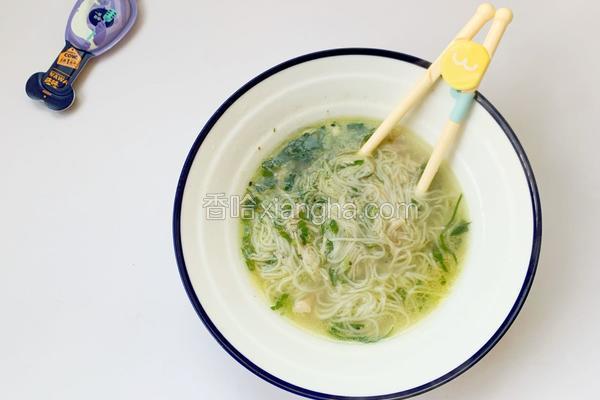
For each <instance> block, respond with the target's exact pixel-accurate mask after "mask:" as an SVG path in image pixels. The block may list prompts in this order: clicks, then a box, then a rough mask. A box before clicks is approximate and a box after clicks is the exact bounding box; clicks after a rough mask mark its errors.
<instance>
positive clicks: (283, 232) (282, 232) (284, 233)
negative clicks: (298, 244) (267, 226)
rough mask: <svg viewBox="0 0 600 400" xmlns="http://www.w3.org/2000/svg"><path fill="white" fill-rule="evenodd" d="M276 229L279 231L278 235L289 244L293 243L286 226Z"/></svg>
mask: <svg viewBox="0 0 600 400" xmlns="http://www.w3.org/2000/svg"><path fill="white" fill-rule="evenodd" d="M275 227H276V229H277V233H279V235H280V236H281V237H282V238H284V239H285V240H286V241H287V242H288V243H292V237H291V236H290V234H289V233H287V231H286V230H285V227H284V226H279V225H276V226H275Z"/></svg>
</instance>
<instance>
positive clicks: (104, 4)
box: [25, 0, 137, 111]
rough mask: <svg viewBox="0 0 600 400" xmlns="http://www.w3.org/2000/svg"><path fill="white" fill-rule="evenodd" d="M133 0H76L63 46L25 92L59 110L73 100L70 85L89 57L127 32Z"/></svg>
mask: <svg viewBox="0 0 600 400" xmlns="http://www.w3.org/2000/svg"><path fill="white" fill-rule="evenodd" d="M136 17H137V5H136V1H135V0H77V2H76V3H75V6H74V7H73V10H72V11H71V15H70V16H69V20H68V22H67V29H66V32H65V41H66V44H65V47H64V48H63V50H62V51H61V52H60V54H59V55H58V57H57V58H56V60H55V61H54V64H52V66H51V67H50V69H49V70H48V71H46V72H38V73H36V74H33V75H32V76H31V77H30V78H29V80H28V81H27V85H26V86H25V91H26V92H27V95H28V96H29V97H31V98H32V99H34V100H41V101H43V102H44V103H45V104H46V106H48V108H50V109H52V110H57V111H62V110H65V109H67V108H68V107H69V106H71V104H73V100H74V99H75V92H74V91H73V87H72V85H73V82H74V81H75V79H77V76H78V75H79V73H80V72H81V70H82V69H83V67H84V66H85V64H86V63H87V62H88V61H89V60H90V59H91V58H92V57H96V56H99V55H101V54H104V53H105V52H106V51H108V50H109V49H110V48H112V47H113V46H114V45H115V44H117V43H118V42H119V41H120V40H121V39H123V37H125V35H126V34H127V33H128V32H129V31H130V30H131V28H132V26H133V24H134V23H135V19H136Z"/></svg>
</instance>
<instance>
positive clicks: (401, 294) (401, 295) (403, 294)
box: [396, 287, 406, 301]
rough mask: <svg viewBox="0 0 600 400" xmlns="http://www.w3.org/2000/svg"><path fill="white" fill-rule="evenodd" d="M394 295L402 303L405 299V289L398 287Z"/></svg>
mask: <svg viewBox="0 0 600 400" xmlns="http://www.w3.org/2000/svg"><path fill="white" fill-rule="evenodd" d="M396 293H398V294H399V295H400V297H402V301H404V300H405V299H406V289H404V288H401V287H400V288H398V289H396Z"/></svg>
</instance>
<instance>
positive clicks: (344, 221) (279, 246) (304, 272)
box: [241, 119, 469, 342]
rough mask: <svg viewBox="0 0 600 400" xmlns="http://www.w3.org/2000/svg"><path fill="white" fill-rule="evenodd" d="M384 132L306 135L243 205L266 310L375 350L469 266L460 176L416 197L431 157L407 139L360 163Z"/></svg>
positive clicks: (444, 178) (244, 242)
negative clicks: (363, 150) (371, 140)
mask: <svg viewBox="0 0 600 400" xmlns="http://www.w3.org/2000/svg"><path fill="white" fill-rule="evenodd" d="M378 124H379V123H378V122H376V121H370V120H364V119H336V120H329V121H324V122H321V123H319V124H316V125H315V126H312V127H307V128H304V129H302V130H300V131H299V132H298V133H296V134H295V135H293V136H292V137H291V138H290V139H288V140H286V141H285V142H284V143H283V144H282V145H281V146H280V147H279V148H277V149H276V150H275V151H274V152H273V153H272V154H270V155H269V156H268V157H267V158H266V159H264V161H263V162H262V163H261V164H260V165H259V167H258V169H257V171H256V173H255V174H254V176H253V178H252V179H251V181H250V182H249V183H248V187H247V190H246V195H245V197H244V201H243V203H242V217H243V218H242V229H241V230H242V234H241V249H242V253H243V257H244V260H245V263H246V265H247V267H248V270H249V271H250V273H251V274H252V276H253V278H254V279H255V281H256V282H257V286H258V287H259V289H260V290H261V291H262V292H263V293H264V294H265V297H266V298H267V299H268V300H267V301H268V305H267V306H270V308H271V309H272V311H273V312H277V313H280V314H282V315H283V316H285V317H287V318H289V319H290V320H293V321H294V322H296V323H298V324H300V325H301V326H304V327H306V328H309V329H311V330H312V331H314V332H318V333H322V334H324V335H327V336H329V337H331V338H336V339H341V340H350V341H358V342H375V341H378V340H380V339H382V338H385V337H388V336H390V335H391V334H393V333H395V332H398V331H400V330H402V329H404V328H406V327H408V326H409V325H410V324H412V323H414V322H416V321H418V320H419V319H420V318H422V317H423V316H424V315H426V314H427V313H429V312H430V311H431V310H432V309H433V308H434V307H435V306H436V304H438V303H439V302H440V301H442V299H443V298H444V296H446V295H447V293H448V292H449V290H450V287H451V285H452V283H453V281H454V280H455V279H456V276H457V274H458V273H459V270H460V264H461V261H462V260H463V258H464V254H465V248H466V236H467V234H468V229H469V222H468V219H467V215H466V206H465V200H464V198H463V197H462V194H461V190H460V188H459V186H458V184H457V182H456V180H455V178H454V176H453V174H452V173H451V171H450V170H449V169H448V167H447V166H443V167H442V169H441V170H440V172H439V173H438V175H437V177H436V178H435V180H434V182H433V184H432V186H431V189H430V190H429V192H428V193H427V194H426V195H425V196H421V197H418V196H416V195H415V187H416V183H417V181H418V179H419V177H420V174H421V173H422V171H423V168H424V165H425V163H426V161H427V159H428V156H429V155H430V152H431V149H430V148H429V147H428V146H427V145H426V144H425V143H424V142H422V141H421V140H419V139H418V137H417V136H415V135H414V134H412V133H411V132H408V131H406V130H399V131H396V132H394V133H393V134H392V135H391V136H390V138H389V139H387V140H386V141H385V142H384V143H383V144H381V145H380V146H379V148H378V149H377V150H376V151H375V152H374V153H373V154H372V156H367V157H364V156H360V155H358V154H357V150H358V149H359V148H360V147H361V145H362V144H363V143H364V142H365V141H366V140H367V139H368V137H369V136H370V135H371V134H372V133H373V131H374V130H375V128H376V127H377V126H378Z"/></svg>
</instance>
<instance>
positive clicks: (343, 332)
mask: <svg viewBox="0 0 600 400" xmlns="http://www.w3.org/2000/svg"><path fill="white" fill-rule="evenodd" d="M350 328H351V329H352V326H350ZM348 330H349V329H347V328H345V327H344V325H343V324H342V323H340V322H336V323H333V324H331V326H330V327H329V334H330V335H331V336H333V337H336V338H338V339H342V340H350V341H355V342H361V343H372V342H376V341H377V339H374V338H370V337H368V336H365V335H360V334H353V333H352V332H348ZM356 330H358V329H356Z"/></svg>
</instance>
